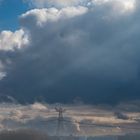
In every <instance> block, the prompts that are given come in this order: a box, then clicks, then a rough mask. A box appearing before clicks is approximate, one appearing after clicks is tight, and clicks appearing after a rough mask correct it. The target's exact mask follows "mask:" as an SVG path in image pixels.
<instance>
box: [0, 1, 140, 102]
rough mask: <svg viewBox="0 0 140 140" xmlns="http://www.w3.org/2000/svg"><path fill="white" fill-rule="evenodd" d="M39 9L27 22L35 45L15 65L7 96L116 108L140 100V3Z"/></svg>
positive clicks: (5, 81)
mask: <svg viewBox="0 0 140 140" xmlns="http://www.w3.org/2000/svg"><path fill="white" fill-rule="evenodd" d="M125 2H127V1H124V2H121V1H114V2H112V1H109V2H105V3H100V4H95V5H93V6H89V7H72V8H68V7H67V8H64V9H60V10H57V9H55V8H54V9H49V10H46V9H38V10H37V9H35V10H32V11H28V12H27V13H25V14H24V15H22V16H21V19H20V22H21V26H22V28H24V30H26V31H28V33H29V34H30V45H29V47H28V48H27V49H25V50H24V51H23V52H21V53H19V54H18V55H16V56H15V57H14V58H13V59H12V62H13V66H12V67H11V70H9V71H8V76H7V77H6V78H5V79H3V80H2V81H1V89H0V90H1V92H4V93H6V94H10V95H12V96H15V97H16V98H18V99H19V100H20V101H33V100H34V99H35V98H40V97H43V98H45V99H46V100H47V101H49V102H70V101H72V100H73V99H74V98H76V97H80V98H81V99H83V100H84V101H86V102H91V103H97V102H100V103H104V102H107V103H115V102H118V101H122V100H128V99H129V100H130V99H136V98H140V96H139V92H140V88H139V82H140V76H139V71H140V70H139V67H140V64H139V61H140V57H139V52H140V49H139V45H140V43H139V35H140V29H139V23H140V21H139V18H138V15H139V12H140V10H139V8H138V7H137V6H136V5H139V2H137V1H136V3H135V4H134V3H133V1H129V0H128V3H125Z"/></svg>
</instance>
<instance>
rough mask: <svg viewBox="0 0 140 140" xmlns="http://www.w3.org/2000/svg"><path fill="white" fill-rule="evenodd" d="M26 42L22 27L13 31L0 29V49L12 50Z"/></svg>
mask: <svg viewBox="0 0 140 140" xmlns="http://www.w3.org/2000/svg"><path fill="white" fill-rule="evenodd" d="M27 44H28V38H27V36H26V35H25V33H24V31H23V30H22V29H20V30H17V31H15V32H11V31H2V32H1V33H0V50H3V51H14V50H15V49H20V48H22V47H23V46H25V45H27Z"/></svg>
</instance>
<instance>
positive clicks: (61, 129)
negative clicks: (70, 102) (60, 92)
mask: <svg viewBox="0 0 140 140" xmlns="http://www.w3.org/2000/svg"><path fill="white" fill-rule="evenodd" d="M55 110H56V112H58V120H57V121H58V123H57V129H56V136H61V135H63V132H64V124H63V121H64V120H63V113H64V112H65V111H66V110H65V109H63V108H62V107H55Z"/></svg>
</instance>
